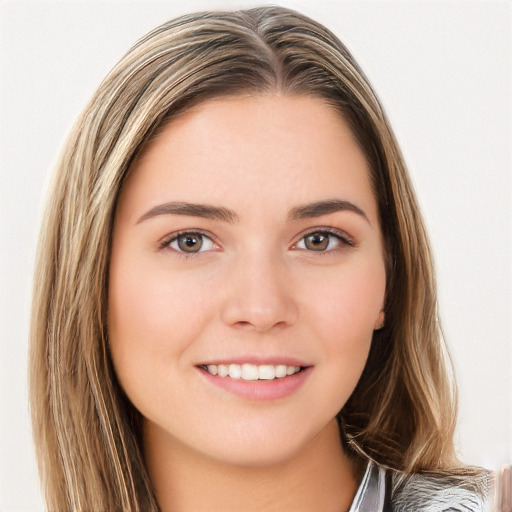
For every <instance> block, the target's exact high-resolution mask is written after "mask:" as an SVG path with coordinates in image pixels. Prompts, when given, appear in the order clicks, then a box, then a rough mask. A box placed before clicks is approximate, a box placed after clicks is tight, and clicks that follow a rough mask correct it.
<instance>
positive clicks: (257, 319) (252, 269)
mask: <svg viewBox="0 0 512 512" xmlns="http://www.w3.org/2000/svg"><path fill="white" fill-rule="evenodd" d="M225 285H226V286H225V288H224V291H225V293H226V294H225V300H224V304H223V308H222V320H223V322H224V323H225V324H226V325H229V326H231V327H235V328H239V329H247V330H253V331H255V332H261V333H263V332H269V331H272V330H276V329H277V330H279V329H282V328H285V327H287V326H290V325H292V324H293V323H295V321H296V320H297V317H298V304H297V300H296V297H295V294H294V290H293V283H292V280H291V278H290V272H289V270H288V269H287V268H286V265H285V263H284V262H282V261H279V258H272V257H270V256H264V257H258V258H246V259H245V260H244V259H242V258H240V261H238V262H237V263H236V264H235V265H234V266H233V267H232V268H231V269H230V271H229V277H228V278H227V279H226V281H225Z"/></svg>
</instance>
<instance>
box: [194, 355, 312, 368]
mask: <svg viewBox="0 0 512 512" xmlns="http://www.w3.org/2000/svg"><path fill="white" fill-rule="evenodd" d="M209 364H216V365H219V364H225V365H229V364H239V365H242V364H254V365H257V366H262V365H272V366H277V365H280V364H284V365H286V366H300V367H302V368H305V367H307V366H311V365H310V364H308V363H307V362H305V361H304V360H302V359H299V358H296V357H290V356H282V357H280V356H271V357H261V356H237V357H233V356H230V357H226V358H222V357H215V358H213V359H208V360H205V361H202V362H200V363H199V364H197V366H202V365H209Z"/></svg>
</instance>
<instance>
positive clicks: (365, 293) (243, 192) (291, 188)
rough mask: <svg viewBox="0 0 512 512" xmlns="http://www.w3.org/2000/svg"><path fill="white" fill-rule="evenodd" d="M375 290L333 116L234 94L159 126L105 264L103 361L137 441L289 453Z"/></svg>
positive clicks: (358, 155)
mask: <svg viewBox="0 0 512 512" xmlns="http://www.w3.org/2000/svg"><path fill="white" fill-rule="evenodd" d="M385 283H386V276H385V265H384V254H383V241H382V236H381V231H380V227H379V222H378V215H377V205H376V201H375V198H374V196H373V193H372V190H371V186H370V180H369V173H368V167H367V164H366V162H365V158H364V156H363V153H362V152H361V150H360V149H359V147H358V146H357V144H356V143H355V141H354V138H353V137H352V135H351V133H350V131H349V129H348V127H347V124H346V123H345V122H344V121H343V119H342V118H341V117H340V116H339V115H338V114H337V113H336V112H335V111H334V109H332V108H331V107H329V106H327V105H326V104H325V103H324V102H322V101H321V100H319V99H316V98H312V97H280V96H271V95H269V96H257V97H249V96H247V97H234V98H229V99H219V100H212V101H208V102H206V103H204V104H201V105H200V106H199V107H197V108H194V109H193V110H191V111H188V112H187V113H185V114H184V115H182V116H181V117H179V118H178V119H176V120H174V121H172V122H171V123H170V124H169V125H168V126H167V127H166V128H165V129H164V130H163V131H162V132H161V133H160V135H159V136H158V138H157V139H156V140H155V141H154V142H152V144H151V145H150V146H149V147H148V149H147V150H146V151H145V152H144V154H143V155H142V157H140V158H139V159H138V160H137V161H136V163H135V164H134V166H133V168H132V171H131V174H130V176H129V178H128V180H127V182H126V184H125V185H124V187H123V189H122V191H121V195H120V198H119V202H118V206H117V211H116V216H115V224H114V235H113V245H112V258H111V264H110V283H109V340H110V347H111V353H112V358H113V362H114V367H115V371H116V373H117V376H118V378H119V381H120V383H121V385H122V387H123V389H124V390H125V392H126V394H127V396H128V397H129V399H130V400H131V401H132V403H133V404H134V406H135V407H136V408H137V409H138V410H139V411H140V413H141V414H142V416H143V418H144V432H145V435H146V434H147V435H150V436H152V438H155V439H158V440H159V441H161V442H163V443H167V444H168V445H169V446H171V447H172V446H180V447H181V448H185V449H192V450H194V453H196V454H197V453H200V454H203V455H205V456H208V457H213V458H214V459H217V460H222V461H226V462H230V463H233V464H244V465H261V464H268V463H273V462H278V461H280V460H284V459H287V458H289V457H292V456H293V455H294V454H295V453H298V452H299V451H300V450H302V449H303V448H304V447H306V446H307V445H308V444H309V443H310V442H311V441H312V440H313V439H314V438H315V437H316V436H318V435H319V434H321V433H322V432H323V431H324V429H327V428H328V426H329V425H330V426H331V427H332V422H333V419H334V418H335V416H336V414H337V413H338V411H339V410H340V409H341V408H342V407H343V405H344V404H345V402H346V401H347V399H348V398H349V396H350V394H351V393H352V391H353V390H354V387H355V385H356V384H357V381H358V379H359V377H360V375H361V372H362V371H363V367H364V365H365V362H366V359H367V355H368V351H369V348H370V343H371V339H372V333H373V331H374V329H375V327H376V326H377V324H379V323H380V322H381V320H382V317H381V316H382V315H381V311H382V308H383V301H384V293H385ZM226 373H228V375H226Z"/></svg>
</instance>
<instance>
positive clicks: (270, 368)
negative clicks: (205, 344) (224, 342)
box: [200, 363, 304, 381]
mask: <svg viewBox="0 0 512 512" xmlns="http://www.w3.org/2000/svg"><path fill="white" fill-rule="evenodd" d="M200 368H202V369H203V370H205V371H207V372H208V373H209V374H211V375H215V376H218V377H229V378H231V379H241V380H249V381H255V380H274V379H284V378H285V377H289V376H290V375H294V374H296V373H299V372H301V371H302V370H304V368H303V367H302V366H288V365H286V364H278V365H270V364H262V365H256V364H248V363H245V364H208V365H206V364H202V365H200Z"/></svg>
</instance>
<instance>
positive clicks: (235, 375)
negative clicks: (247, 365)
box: [229, 364, 242, 379]
mask: <svg viewBox="0 0 512 512" xmlns="http://www.w3.org/2000/svg"><path fill="white" fill-rule="evenodd" d="M229 376H230V377H231V378H232V379H239V378H240V377H241V376H242V369H241V368H240V365H239V364H230V365H229Z"/></svg>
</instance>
